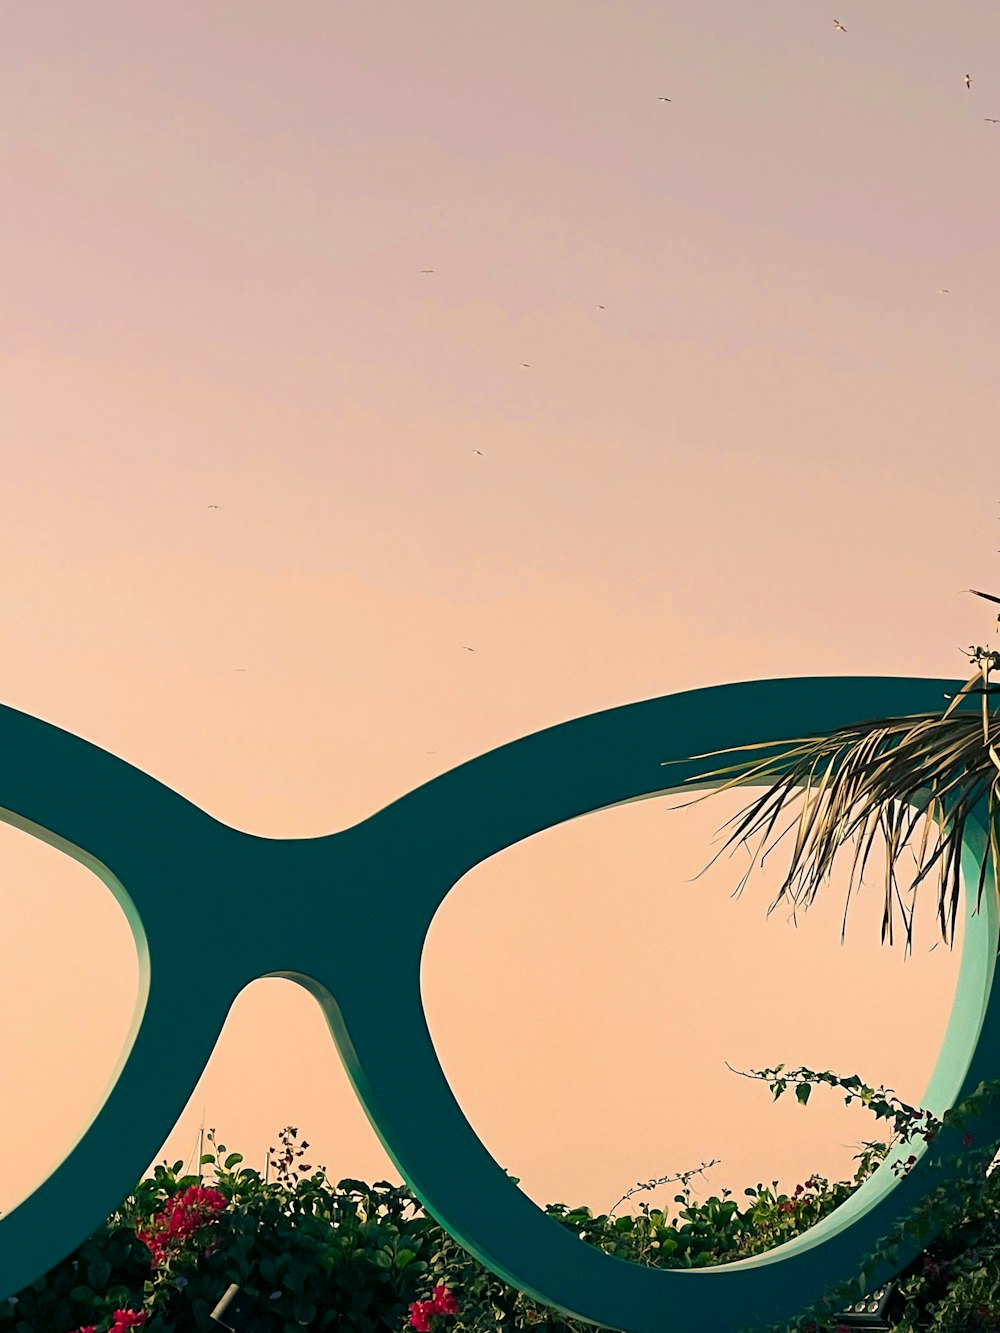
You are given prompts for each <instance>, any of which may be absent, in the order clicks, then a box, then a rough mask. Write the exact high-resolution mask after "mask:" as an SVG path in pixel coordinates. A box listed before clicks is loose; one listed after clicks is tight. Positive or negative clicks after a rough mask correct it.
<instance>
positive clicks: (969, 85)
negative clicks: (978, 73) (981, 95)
mask: <svg viewBox="0 0 1000 1333" xmlns="http://www.w3.org/2000/svg"><path fill="white" fill-rule="evenodd" d="M965 86H966V88H968V89H969V91H970V92H971V91H972V75H971V74H966V76H965Z"/></svg>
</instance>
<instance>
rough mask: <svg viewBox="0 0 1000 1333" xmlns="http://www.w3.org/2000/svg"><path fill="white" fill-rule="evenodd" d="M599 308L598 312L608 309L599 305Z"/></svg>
mask: <svg viewBox="0 0 1000 1333" xmlns="http://www.w3.org/2000/svg"><path fill="white" fill-rule="evenodd" d="M597 308H598V310H604V309H606V307H605V306H602V305H599V306H598V307H597Z"/></svg>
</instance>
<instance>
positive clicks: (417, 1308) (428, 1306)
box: [410, 1301, 434, 1333]
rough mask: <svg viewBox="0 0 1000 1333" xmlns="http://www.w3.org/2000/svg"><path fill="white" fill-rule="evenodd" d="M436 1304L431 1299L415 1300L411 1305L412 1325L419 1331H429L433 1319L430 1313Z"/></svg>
mask: <svg viewBox="0 0 1000 1333" xmlns="http://www.w3.org/2000/svg"><path fill="white" fill-rule="evenodd" d="M433 1308H434V1306H433V1303H432V1302H431V1301H414V1302H413V1303H412V1304H411V1305H410V1327H411V1328H415V1329H417V1333H428V1331H429V1329H430V1326H431V1321H430V1318H429V1315H430V1313H431V1311H432V1310H433Z"/></svg>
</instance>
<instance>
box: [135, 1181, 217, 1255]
mask: <svg viewBox="0 0 1000 1333" xmlns="http://www.w3.org/2000/svg"><path fill="white" fill-rule="evenodd" d="M225 1206H226V1199H225V1195H223V1194H220V1193H219V1191H218V1190H213V1189H204V1188H203V1187H202V1186H201V1185H192V1186H191V1187H190V1188H189V1189H186V1190H184V1191H183V1192H182V1193H180V1194H175V1195H174V1197H173V1198H172V1199H168V1200H167V1202H166V1203H165V1204H164V1206H163V1207H162V1208H161V1209H160V1211H159V1212H158V1213H156V1214H155V1215H154V1216H153V1218H152V1219H151V1220H150V1223H149V1226H148V1227H146V1228H144V1229H140V1230H138V1231H136V1233H135V1234H136V1236H137V1237H138V1239H139V1240H141V1241H142V1243H143V1244H144V1245H145V1247H146V1249H147V1250H149V1253H150V1255H151V1256H152V1259H153V1267H154V1268H156V1267H158V1266H159V1265H160V1264H162V1263H165V1262H166V1259H167V1257H168V1255H169V1254H170V1252H171V1251H172V1250H177V1249H179V1248H180V1247H181V1246H183V1244H184V1242H185V1241H187V1240H190V1239H191V1237H192V1236H193V1235H194V1234H195V1232H197V1231H198V1230H199V1228H201V1227H203V1226H205V1225H207V1223H209V1222H211V1221H212V1220H213V1219H214V1218H215V1217H216V1216H218V1214H219V1213H220V1212H222V1210H223V1209H224V1208H225Z"/></svg>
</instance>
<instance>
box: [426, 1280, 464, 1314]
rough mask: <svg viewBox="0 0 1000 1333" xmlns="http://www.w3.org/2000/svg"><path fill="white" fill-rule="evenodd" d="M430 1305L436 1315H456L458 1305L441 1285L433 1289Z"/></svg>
mask: <svg viewBox="0 0 1000 1333" xmlns="http://www.w3.org/2000/svg"><path fill="white" fill-rule="evenodd" d="M432 1304H433V1306H434V1309H435V1310H436V1311H437V1312H438V1314H458V1303H457V1301H456V1300H455V1297H454V1295H453V1293H452V1292H450V1291H449V1290H448V1288H447V1287H446V1286H444V1284H443V1283H442V1284H441V1285H439V1286H437V1287H435V1288H434V1299H433V1302H432Z"/></svg>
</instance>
